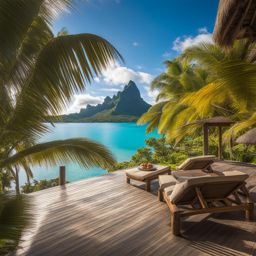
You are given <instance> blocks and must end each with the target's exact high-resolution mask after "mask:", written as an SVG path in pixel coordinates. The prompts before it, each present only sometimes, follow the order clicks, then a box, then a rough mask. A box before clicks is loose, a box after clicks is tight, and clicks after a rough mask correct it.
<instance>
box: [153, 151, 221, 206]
mask: <svg viewBox="0 0 256 256" xmlns="http://www.w3.org/2000/svg"><path fill="white" fill-rule="evenodd" d="M215 160H216V156H214V155H206V156H197V157H191V158H188V159H187V160H186V161H184V162H183V163H182V164H181V165H180V166H178V168H177V171H181V170H184V171H188V170H198V169H199V170H202V171H207V172H210V171H212V168H211V164H212V163H213V162H214V161H215ZM174 172H175V171H174ZM173 176H175V175H173ZM173 176H172V175H159V189H158V198H159V200H160V201H163V196H162V193H163V190H164V188H165V187H168V186H171V185H175V184H176V183H177V180H176V179H175V177H173Z"/></svg>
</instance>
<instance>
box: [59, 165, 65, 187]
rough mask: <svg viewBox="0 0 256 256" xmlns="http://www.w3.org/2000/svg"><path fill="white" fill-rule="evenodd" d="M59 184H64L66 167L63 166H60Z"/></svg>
mask: <svg viewBox="0 0 256 256" xmlns="http://www.w3.org/2000/svg"><path fill="white" fill-rule="evenodd" d="M59 184H60V186H64V185H65V184H66V167H65V166H60V176H59Z"/></svg>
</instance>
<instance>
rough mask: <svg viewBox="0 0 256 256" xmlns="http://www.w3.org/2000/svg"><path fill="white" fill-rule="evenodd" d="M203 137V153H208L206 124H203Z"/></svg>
mask: <svg viewBox="0 0 256 256" xmlns="http://www.w3.org/2000/svg"><path fill="white" fill-rule="evenodd" d="M203 137H204V155H208V147H209V144H208V125H207V124H204V125H203Z"/></svg>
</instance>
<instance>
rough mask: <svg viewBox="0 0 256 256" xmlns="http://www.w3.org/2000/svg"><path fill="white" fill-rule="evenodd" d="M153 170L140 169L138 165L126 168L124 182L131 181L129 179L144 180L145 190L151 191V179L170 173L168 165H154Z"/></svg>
mask: <svg viewBox="0 0 256 256" xmlns="http://www.w3.org/2000/svg"><path fill="white" fill-rule="evenodd" d="M154 167H155V168H156V170H154V171H141V170H139V169H138V167H134V168H131V169H128V170H126V171H125V172H126V182H127V183H128V184H130V183H131V179H133V180H137V181H141V182H144V183H145V184H146V191H148V192H150V191H151V181H152V180H156V179H158V175H161V174H171V170H170V168H169V166H162V165H154Z"/></svg>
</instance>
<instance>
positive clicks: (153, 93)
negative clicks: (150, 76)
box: [144, 86, 159, 105]
mask: <svg viewBox="0 0 256 256" xmlns="http://www.w3.org/2000/svg"><path fill="white" fill-rule="evenodd" d="M144 89H145V91H146V92H147V96H148V98H149V100H148V102H149V104H151V105H153V104H155V103H156V97H157V95H158V94H159V91H158V90H153V91H152V90H151V89H150V87H149V86H144Z"/></svg>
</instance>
